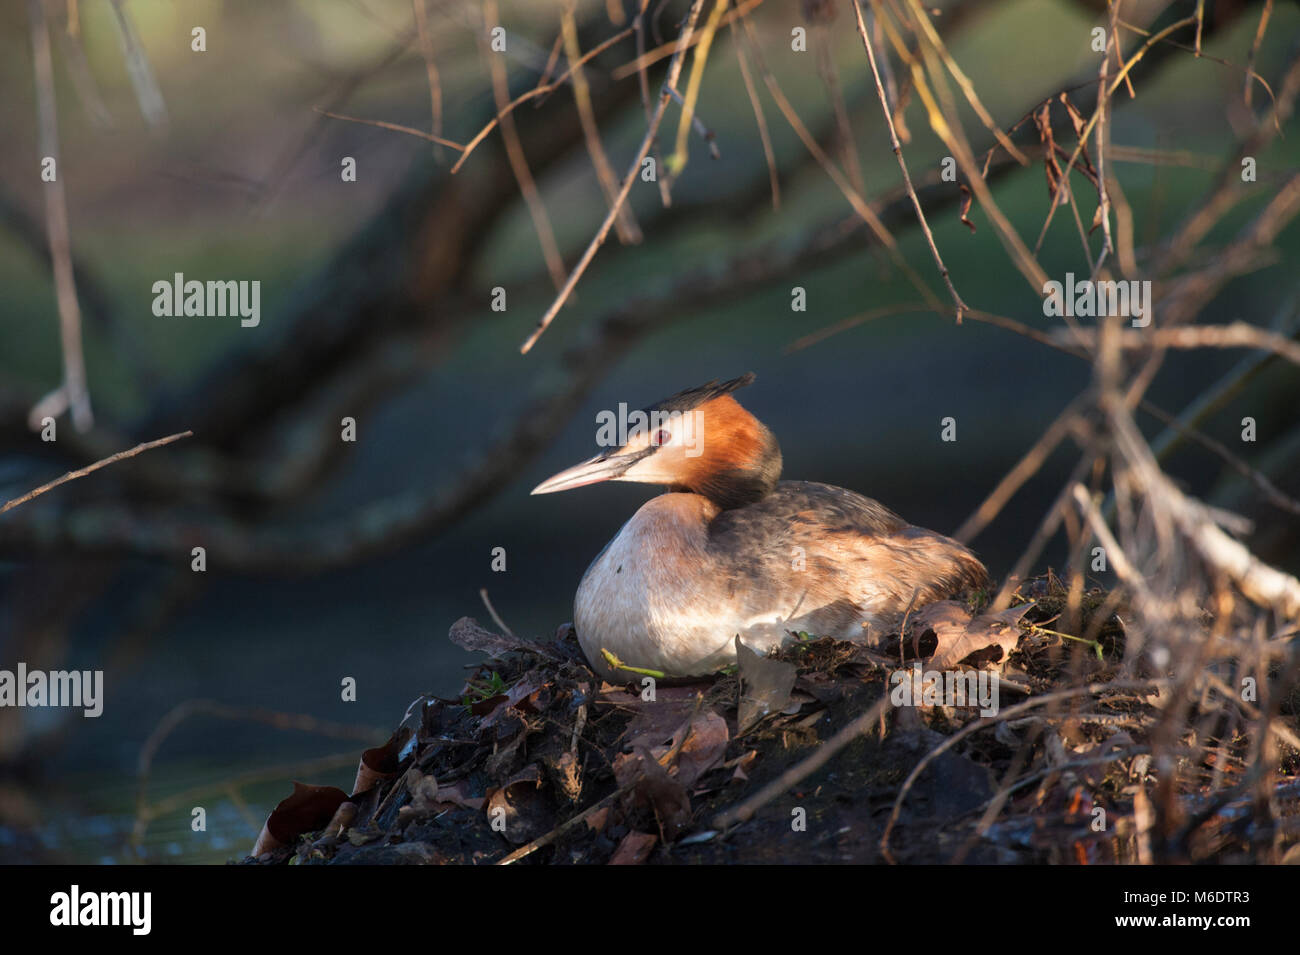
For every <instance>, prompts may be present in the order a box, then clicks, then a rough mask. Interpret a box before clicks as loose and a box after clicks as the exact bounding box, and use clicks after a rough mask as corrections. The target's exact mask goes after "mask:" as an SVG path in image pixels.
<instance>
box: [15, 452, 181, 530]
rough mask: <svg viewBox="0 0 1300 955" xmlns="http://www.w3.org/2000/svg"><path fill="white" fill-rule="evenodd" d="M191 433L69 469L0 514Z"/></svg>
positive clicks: (19, 499)
mask: <svg viewBox="0 0 1300 955" xmlns="http://www.w3.org/2000/svg"><path fill="white" fill-rule="evenodd" d="M192 434H194V432H193V431H182V432H180V433H179V434H169V435H168V436H167V437H165V438H158V439H157V440H156V441H146V442H144V443H143V444H137V445H136V446H135V447H134V448H130V449H129V450H126V451H119V452H117V454H113V455H110V456H109V457H106V458H104V459H103V460H101V461H96V462H95V463H94V464H88V465H86V467H84V468H79V469H78V470H76V471H69V472H68V473H67V474H65V475H63V477H61V478H58V479H56V480H53V481H50V482H49V483H48V484H42V485H41V486H40V487H38V488H36V489H35V490H32V491H28V492H27V493H26V494H24V495H23V496H22V497H16V498H14V499H13V500H12V501H9V502H7V503H6V504H5V505H4V507H0V514H3V513H4V512H5V511H9V510H12V509H13V508H15V507H17V506H18V505H19V504H26V503H27V502H28V501H30V500H31V499H32V498H35V497H40V496H41V495H42V494H44V493H45V492H46V491H52V490H54V489H55V488H56V487H58V486H59V485H60V484H67V483H68V482H69V481H75V480H77V478H83V477H85V476H86V475H87V474H92V473H94V472H95V471H98V470H99V469H100V468H106V467H108V466H109V465H110V464H116V463H117V462H118V461H124V460H126V459H127V458H133V457H135V456H136V455H137V454H143V453H144V452H145V451H151V450H153V449H154V448H161V447H162V446H163V445H167V444H171V443H172V442H173V441H179V440H180V439H181V438H188V437H190V436H191V435H192Z"/></svg>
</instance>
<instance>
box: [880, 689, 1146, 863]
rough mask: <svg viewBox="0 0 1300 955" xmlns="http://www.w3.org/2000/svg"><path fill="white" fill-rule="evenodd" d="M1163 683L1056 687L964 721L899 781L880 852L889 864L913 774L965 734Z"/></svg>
mask: <svg viewBox="0 0 1300 955" xmlns="http://www.w3.org/2000/svg"><path fill="white" fill-rule="evenodd" d="M1167 682H1168V681H1165V680H1150V681H1141V682H1137V683H1130V682H1119V681H1117V682H1114V683H1090V684H1088V685H1087V686H1077V687H1070V688H1069V689H1065V690H1056V691H1055V692H1052V693H1045V694H1043V695H1042V696H1036V697H1034V698H1033V699H1029V700H1025V701H1024V702H1023V703H1017V704H1016V705H1015V706H1012V707H1010V708H1008V709H1005V710H1000V711H998V713H997V714H996V715H994V716H992V717H989V718H988V719H987V720H985V719H978V720H972V721H971V722H969V723H967V724H966V725H965V726H963V727H962V728H961V729H959V730H958V731H957V732H956V733H954V734H953V735H952V736H949V737H948V738H947V739H945V740H944V741H943V742H942V743H940V744H939V745H938V746H936V747H935V748H934V749H932V750H930V752H928V753H926V754H925V755H924V756H923V757H921V761H920V762H918V763H917V764H916V765H915V766H914V767H913V768H912V771H911V772H910V773H909V774H908V776H907V779H905V780H903V785H902V788H901V789H899V791H898V796H897V797H896V798H895V799H894V808H893V809H892V810H891V811H890V813H889V821H888V822H886V823H885V831H884V832H883V833H881V835H880V851H881V854H882V855H884V857H885V858H886V859H887V860H889V861H890V862H891V863H892V862H893V861H894V857H893V854H892V853H891V852H890V849H889V837H890V836H891V835H892V834H893V832H894V826H895V825H896V824H897V823H898V817H899V815H900V814H901V813H902V811H903V801H904V800H905V799H906V798H907V794H908V793H909V792H911V791H912V786H913V785H914V784H915V783H916V780H917V777H919V776H920V775H921V773H922V772H924V770H925V767H927V766H929V765H930V764H931V763H932V762H934V761H935V760H936V759H938V758H939V757H940V756H942V755H943V754H944V753H946V752H947V751H948V750H950V749H952V748H953V747H954V746H956V745H957V744H958V743H960V742H961V741H962V740H963V739H965V738H966V737H967V736H970V735H971V734H972V733H976V732H978V731H980V730H982V729H986V728H988V727H990V726H993V725H994V724H995V723H1000V722H1004V721H1006V720H1009V719H1011V718H1012V717H1013V716H1019V715H1020V714H1021V713H1024V712H1027V711H1029V710H1032V709H1037V708H1038V707H1040V706H1046V705H1047V704H1048V703H1056V702H1059V701H1061V700H1067V699H1071V698H1073V697H1076V696H1083V695H1085V694H1087V695H1089V696H1091V695H1093V694H1095V693H1105V692H1107V691H1111V690H1145V691H1147V692H1155V691H1157V690H1158V689H1159V688H1160V687H1161V686H1163V685H1166V684H1167ZM886 699H888V697H886Z"/></svg>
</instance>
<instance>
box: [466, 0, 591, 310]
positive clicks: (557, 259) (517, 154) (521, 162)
mask: <svg viewBox="0 0 1300 955" xmlns="http://www.w3.org/2000/svg"><path fill="white" fill-rule="evenodd" d="M483 17H484V20H485V21H486V25H485V28H484V31H483V36H482V37H480V47H481V49H482V51H483V56H484V57H485V58H486V59H487V61H488V71H489V72H490V73H491V74H492V94H493V95H494V96H495V97H496V102H497V110H498V114H497V115H498V116H500V118H501V140H502V142H503V143H505V147H506V158H507V159H509V160H510V168H511V170H512V171H513V172H514V174H515V180H516V181H517V182H518V183H519V191H520V192H521V193H523V197H524V204H525V205H526V206H527V207H528V215H529V216H530V217H531V218H532V220H533V229H534V230H535V231H536V232H537V241H538V243H539V244H540V245H541V247H542V257H543V258H544V259H545V261H546V270H547V271H548V272H550V273H551V281H552V282H553V283H554V284H555V287H556V288H557V289H558V288H562V287H563V286H564V277H565V273H564V257H563V256H561V255H560V247H559V245H558V244H557V243H556V241H555V232H554V230H553V229H552V228H551V219H550V216H548V215H547V213H546V204H545V203H544V202H542V197H541V194H540V193H539V192H538V191H537V184H536V183H535V182H534V181H533V174H532V172H531V171H530V170H529V169H528V159H527V157H526V156H525V155H524V147H523V144H522V143H521V142H520V141H519V132H518V130H516V129H515V118H514V117H513V116H511V115H510V113H509V111H508V110H506V106H507V105H508V100H509V97H510V88H509V84H508V83H507V81H506V66H505V63H504V62H502V59H501V57H500V56H499V55H497V54H495V53H493V52H492V51H491V50H490V49H489V48H488V46H487V42H486V39H485V38H486V36H487V35H488V34H489V33H491V32H492V31H493V30H494V29H495V28H496V26H497V22H498V21H497V0H483ZM468 153H469V150H468V148H466V150H465V152H464V153H462V154H461V160H462V161H463V160H464V158H465V156H466V155H468Z"/></svg>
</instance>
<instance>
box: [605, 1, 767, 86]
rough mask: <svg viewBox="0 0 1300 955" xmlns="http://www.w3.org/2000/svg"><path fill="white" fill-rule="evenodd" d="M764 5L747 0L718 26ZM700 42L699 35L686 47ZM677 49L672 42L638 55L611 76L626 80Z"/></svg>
mask: <svg viewBox="0 0 1300 955" xmlns="http://www.w3.org/2000/svg"><path fill="white" fill-rule="evenodd" d="M762 3H763V0H747V2H746V3H741V4H738V5H737V6H736V9H734V10H732V11H731V12H730V13H728V14H726V15H724V16H723V18H722V20H721V21H719V23H718V26H719V27H725V26H727V25H728V24H731V23H735V22H736V20H737V19H740V18H743V17H744V16H745V14H747V13H749V12H750V11H751V10H753V9H754V8H756V7H758V6H761V5H762ZM656 39H657V38H656ZM699 42H700V35H699V34H698V33H697V34H694V35H693V36H692V37H691V38H690V39H688V40H687V42H686V46H687V48H690V47H693V46H695V44H696V43H699ZM677 48H678V41H677V40H670V41H669V42H667V43H664V44H661V45H660V46H657V47H655V48H654V49H653V50H651V51H650V52H649V53H638V54H637V58H636V59H635V60H632V61H631V62H630V63H624V64H623V65H622V66H618V67H615V68H614V71H613V72H612V73H611V74H610V75H611V76H612V77H613V78H614V79H616V80H625V79H627V78H628V77H629V76H631V75H632V74H633V73H638V72H641V71H643V70H645V69H646V68H647V67H650V66H654V65H655V64H656V63H658V62H659V61H660V60H663V59H667V58H668V57H670V56H674V55H675V54H676V53H677Z"/></svg>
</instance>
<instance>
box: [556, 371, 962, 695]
mask: <svg viewBox="0 0 1300 955" xmlns="http://www.w3.org/2000/svg"><path fill="white" fill-rule="evenodd" d="M753 380H754V375H753V373H752V372H751V373H749V374H746V375H742V376H741V377H739V378H734V379H732V380H731V381H725V382H721V383H719V382H717V381H711V382H709V383H708V384H707V385H701V386H700V387H698V388H691V389H689V390H687V391H683V392H681V393H680V394H676V395H673V396H672V397H671V398H666V399H664V400H663V401H660V402H658V403H657V404H654V405H651V406H650V407H649V408H646V409H645V410H644V411H643V412H640V413H639V414H638V415H633V416H630V418H629V420H635V421H637V425H636V427H635V428H633V429H632V433H631V434H630V435H628V436H627V437H626V440H624V441H622V442H621V443H618V444H617V446H610V447H607V450H604V451H602V452H601V453H600V454H597V455H596V456H595V457H594V458H591V459H590V460H588V461H584V462H583V463H581V464H579V465H576V466H574V467H571V468H569V469H568V470H565V471H561V472H560V473H559V474H556V475H555V476H554V477H551V478H549V479H547V480H545V481H543V482H542V483H541V484H539V485H538V486H537V487H535V488H534V489H533V492H532V493H534V494H550V493H553V492H555V491H567V490H569V489H570V488H575V487H583V486H585V485H588V484H595V483H597V482H599V481H636V482H641V483H646V484H661V485H666V486H667V487H668V493H666V494H661V495H659V496H658V497H655V498H653V499H651V500H650V501H648V502H646V503H645V504H644V505H642V507H641V509H640V510H638V511H637V512H636V514H635V515H633V517H632V519H631V520H630V521H628V522H627V523H626V524H624V525H623V529H622V530H621V531H619V532H618V536H616V537H615V538H614V539H613V540H612V541H610V542H609V543H608V544H606V545H605V549H604V550H602V551H601V552H600V554H599V555H598V556H597V557H596V559H595V560H594V561H592V563H591V566H590V567H588V568H587V572H586V573H585V574H584V575H583V577H582V582H581V583H580V584H579V585H578V593H577V596H576V597H575V598H574V607H573V623H574V627H575V628H576V630H577V632H578V642H579V643H580V644H581V645H582V649H583V652H584V653H586V655H587V659H588V661H590V663H591V665H592V666H593V667H594V668H595V670H596V671H597V672H598V673H599V674H600V675H601V676H603V677H605V678H607V679H618V678H619V677H620V676H621V677H622V678H623V679H626V678H627V677H628V673H621V674H620V673H616V672H615V671H614V670H613V669H611V667H610V666H609V665H608V664H607V663H606V660H605V658H604V655H603V654H602V653H601V651H602V650H608V651H610V653H612V654H614V656H616V657H617V658H618V659H619V660H620V661H621V662H622V663H624V664H626V665H628V666H636V667H643V668H647V669H653V670H660V671H663V673H664V674H665V675H666V676H668V677H672V678H688V677H698V676H704V675H706V674H709V673H712V672H714V671H715V670H717V669H719V668H721V667H723V666H725V665H727V664H728V663H734V662H735V660H736V650H735V643H734V638H735V637H736V636H739V637H740V639H741V641H742V642H743V643H744V644H745V645H746V646H747V647H749V648H750V649H752V650H754V651H755V652H757V653H759V654H765V653H767V652H768V651H769V650H771V649H773V648H774V647H776V646H778V645H780V644H781V643H783V642H788V641H790V640H793V639H794V636H793V635H794V634H796V633H798V632H800V631H804V632H807V633H810V634H813V635H815V636H819V637H826V636H829V637H836V638H839V639H842V640H843V639H856V640H863V639H865V638H866V637H867V635H868V630H869V629H870V630H872V631H875V632H876V634H877V635H880V634H881V633H882V632H884V633H887V632H889V631H888V629H886V628H889V627H892V626H895V625H897V623H898V622H899V618H900V617H901V616H902V614H903V613H904V612H905V611H906V610H907V608H908V606H909V604H910V605H914V606H920V605H921V604H923V603H925V602H927V601H932V600H938V599H942V598H945V597H950V596H953V595H956V594H958V593H960V592H961V591H963V590H965V589H967V588H971V587H981V586H984V585H985V584H986V583H987V581H988V574H987V572H986V571H985V569H984V565H983V564H981V563H980V562H979V560H978V559H976V557H975V555H974V554H972V553H971V552H970V551H969V550H967V549H966V548H965V547H963V546H962V545H961V544H959V543H957V542H956V541H954V540H951V539H950V538H947V537H944V536H943V535H942V534H938V533H935V532H934V531H928V530H924V529H922V528H919V527H913V526H911V525H910V524H908V523H907V522H906V521H904V520H903V519H902V518H901V517H899V516H898V515H897V514H895V513H893V512H892V511H890V510H889V509H888V508H886V507H884V506H883V505H881V504H878V503H877V502H876V501H873V500H871V499H870V498H866V497H863V496H862V495H860V494H855V493H854V492H853V491H848V490H845V489H844V488H841V487H833V486H832V485H829V484H814V483H812V482H809V481H779V480H778V478H779V477H780V476H781V449H780V448H779V447H778V445H777V443H776V439H775V438H774V437H773V436H772V433H771V432H770V431H768V429H767V428H766V427H764V425H763V424H762V423H761V422H760V421H759V420H758V419H757V418H755V417H754V416H753V415H751V414H750V413H749V412H748V411H746V410H745V409H744V408H742V407H741V406H740V404H739V403H738V402H737V401H736V399H735V398H733V397H732V396H731V392H733V391H735V390H736V389H737V388H741V387H743V386H745V385H748V384H749V383H750V382H752V381H753ZM603 443H605V444H606V445H609V444H610V443H611V442H610V441H608V440H606V441H604V442H603Z"/></svg>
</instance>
